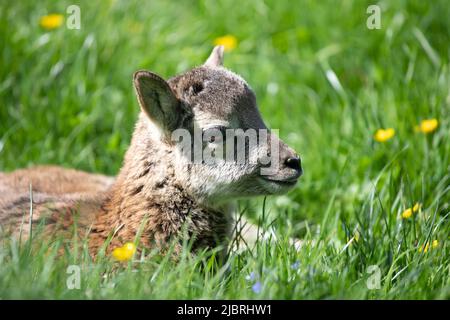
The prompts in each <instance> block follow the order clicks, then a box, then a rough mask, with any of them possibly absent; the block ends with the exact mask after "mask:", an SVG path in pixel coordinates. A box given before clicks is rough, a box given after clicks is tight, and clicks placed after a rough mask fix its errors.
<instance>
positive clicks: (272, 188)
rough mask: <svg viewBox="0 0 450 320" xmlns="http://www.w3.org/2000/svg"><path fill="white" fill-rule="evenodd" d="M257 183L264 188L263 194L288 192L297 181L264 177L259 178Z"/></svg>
mask: <svg viewBox="0 0 450 320" xmlns="http://www.w3.org/2000/svg"><path fill="white" fill-rule="evenodd" d="M259 180H260V181H259V183H260V184H261V186H262V187H263V189H264V191H265V192H264V193H262V194H264V195H281V194H285V193H287V192H289V191H290V190H292V189H294V187H295V186H296V185H297V181H292V182H291V181H289V182H283V181H271V180H267V179H264V178H259Z"/></svg>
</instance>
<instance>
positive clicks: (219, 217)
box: [0, 47, 301, 255]
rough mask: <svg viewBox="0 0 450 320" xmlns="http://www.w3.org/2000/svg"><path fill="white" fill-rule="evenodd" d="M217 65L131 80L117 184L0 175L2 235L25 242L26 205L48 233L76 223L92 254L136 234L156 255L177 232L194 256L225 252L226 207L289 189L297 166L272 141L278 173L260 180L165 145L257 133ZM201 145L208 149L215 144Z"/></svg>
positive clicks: (249, 166)
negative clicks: (203, 135) (179, 135)
mask: <svg viewBox="0 0 450 320" xmlns="http://www.w3.org/2000/svg"><path fill="white" fill-rule="evenodd" d="M221 61H222V49H221V48H220V47H216V48H215V50H214V51H213V53H212V54H211V56H210V58H209V59H208V61H207V62H206V64H205V65H204V66H202V67H198V68H195V69H193V70H191V71H189V72H187V73H185V74H183V75H181V76H177V77H175V78H172V79H171V80H169V81H168V82H166V81H164V80H163V79H162V78H160V77H158V76H157V75H155V74H151V73H148V72H145V71H141V72H137V73H136V74H135V76H134V85H135V88H136V92H137V96H138V100H139V103H140V106H141V109H142V112H141V114H140V116H139V120H138V122H137V125H136V128H135V131H134V134H133V138H132V141H131V145H130V147H129V149H128V151H127V153H126V156H125V160H124V163H123V166H122V169H121V170H120V173H119V175H118V176H117V178H115V179H114V178H112V177H107V176H102V175H96V174H88V173H85V172H80V171H76V170H71V169H63V168H59V167H36V168H31V169H24V170H17V171H15V172H12V173H0V226H1V227H2V229H4V230H5V229H6V231H10V232H11V233H13V234H17V233H19V231H21V232H22V233H24V234H25V235H26V232H27V231H28V230H29V225H28V223H29V222H28V221H29V219H28V214H29V212H30V209H31V208H30V204H31V203H32V209H33V210H32V212H33V215H32V218H33V219H32V224H33V226H34V225H39V224H44V226H45V232H46V233H47V234H49V235H60V234H65V233H68V234H69V235H70V236H73V234H72V233H73V230H72V228H71V226H73V225H74V222H76V225H77V230H78V231H79V237H80V238H83V237H88V240H89V247H90V251H91V253H92V254H93V255H96V253H97V252H98V249H99V248H100V247H101V246H102V245H103V244H104V243H105V240H107V239H108V238H109V237H111V242H110V245H109V247H108V248H107V250H108V251H109V250H111V249H112V248H114V247H117V246H120V245H122V244H123V243H125V242H129V241H134V240H135V238H136V235H137V234H138V231H141V232H142V233H141V236H140V244H141V245H142V246H145V247H149V248H154V247H157V248H160V249H164V248H165V247H166V246H167V245H169V244H171V243H173V242H172V240H175V241H177V240H178V241H179V242H175V251H176V252H177V251H178V250H179V249H180V248H181V246H180V243H181V242H182V241H183V240H186V238H181V237H182V236H184V235H187V237H188V239H187V240H189V241H190V242H192V247H193V249H194V250H196V249H199V248H212V247H216V246H217V245H219V244H222V245H223V247H224V248H225V247H226V240H227V238H229V236H230V231H231V228H232V223H231V220H232V219H231V212H230V207H231V206H232V205H233V204H232V203H233V202H232V200H233V199H235V198H236V197H238V196H239V197H241V196H253V195H262V194H276V193H283V192H285V191H287V190H288V189H289V188H291V187H292V186H294V185H295V182H296V181H297V178H298V177H299V176H300V174H301V169H300V161H299V159H298V157H297V156H296V155H295V153H294V151H293V150H292V149H290V148H289V147H288V146H287V145H285V144H284V143H283V142H281V141H280V140H278V138H275V140H273V139H272V140H271V141H272V142H271V143H272V145H273V144H274V141H275V143H277V145H279V149H280V150H279V154H277V156H279V159H278V158H276V160H281V166H280V167H279V168H277V170H276V171H275V172H274V173H273V174H271V175H267V176H266V175H262V174H260V169H261V165H260V164H257V163H250V162H249V161H247V162H245V164H236V163H234V162H231V163H229V162H220V161H219V162H214V163H204V162H200V163H192V162H191V159H190V156H189V157H186V155H185V154H184V153H182V152H180V147H179V145H178V144H177V142H174V141H172V140H170V139H169V137H170V134H171V133H172V132H173V131H174V130H176V129H178V128H183V129H185V130H186V131H187V132H189V133H191V132H192V130H193V128H195V127H196V128H200V129H203V130H208V128H210V127H214V126H215V127H217V126H219V127H226V128H253V129H255V130H259V129H265V128H266V127H265V125H264V123H263V121H262V119H261V118H260V115H259V112H258V110H257V106H256V101H255V98H254V94H253V92H252V91H251V89H250V88H249V87H248V85H247V84H246V83H245V81H244V80H242V79H241V78H240V77H238V76H236V75H234V74H233V73H231V72H229V71H227V70H225V69H224V68H222V67H221ZM272 138H273V137H272ZM203 143H204V145H205V146H204V147H205V148H206V149H214V150H216V148H218V146H219V145H220V144H223V143H224V142H221V141H220V140H212V141H203ZM261 145H263V144H261ZM261 145H258V147H257V148H255V149H252V150H248V157H255V158H257V157H258V155H259V154H266V153H267V152H268V149H267V144H265V145H264V147H262V146H261ZM270 151H272V149H271V150H270ZM235 152H240V151H239V150H238V151H235ZM244 154H245V150H244ZM258 159H259V158H258ZM30 185H31V188H30ZM30 189H31V190H30ZM30 191H31V192H30ZM31 198H32V202H31ZM23 223H24V224H23ZM179 236H180V238H178V237H179Z"/></svg>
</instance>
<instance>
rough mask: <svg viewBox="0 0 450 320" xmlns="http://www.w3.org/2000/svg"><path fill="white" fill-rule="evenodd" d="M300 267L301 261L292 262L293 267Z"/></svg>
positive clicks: (295, 268)
mask: <svg viewBox="0 0 450 320" xmlns="http://www.w3.org/2000/svg"><path fill="white" fill-rule="evenodd" d="M299 267H300V261H295V262H294V263H293V264H291V269H294V270H297V269H298V268H299Z"/></svg>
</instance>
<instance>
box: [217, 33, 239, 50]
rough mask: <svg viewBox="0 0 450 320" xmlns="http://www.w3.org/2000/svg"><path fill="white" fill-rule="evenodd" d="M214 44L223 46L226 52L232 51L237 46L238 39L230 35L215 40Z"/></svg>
mask: <svg viewBox="0 0 450 320" xmlns="http://www.w3.org/2000/svg"><path fill="white" fill-rule="evenodd" d="M214 44H215V45H216V46H223V47H224V49H225V51H231V50H233V49H234V48H236V46H237V38H236V37H235V36H232V35H229V34H228V35H226V36H223V37H218V38H216V39H214Z"/></svg>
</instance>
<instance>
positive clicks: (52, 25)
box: [39, 14, 64, 30]
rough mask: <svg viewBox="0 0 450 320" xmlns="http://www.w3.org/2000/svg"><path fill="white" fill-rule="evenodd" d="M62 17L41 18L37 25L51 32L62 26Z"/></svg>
mask: <svg viewBox="0 0 450 320" xmlns="http://www.w3.org/2000/svg"><path fill="white" fill-rule="evenodd" d="M63 21H64V16H63V15H62V14H49V15H47V16H43V17H41V19H40V20H39V25H40V26H41V27H42V28H44V29H47V30H52V29H56V28H58V27H60V26H61V25H62V24H63Z"/></svg>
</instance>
